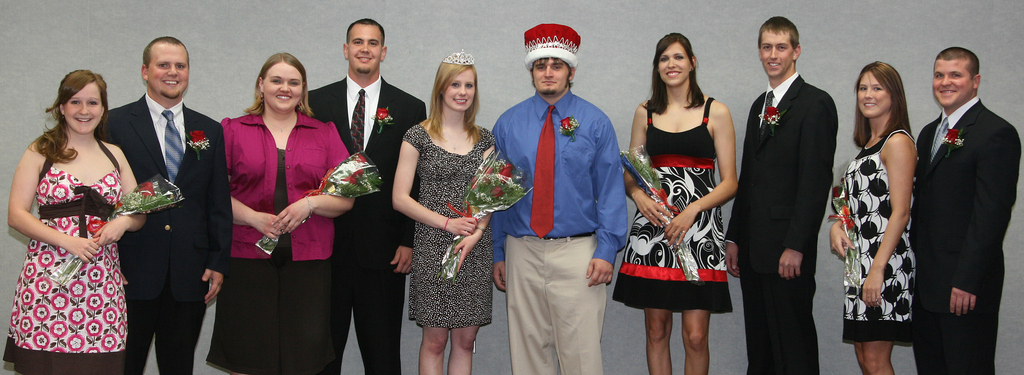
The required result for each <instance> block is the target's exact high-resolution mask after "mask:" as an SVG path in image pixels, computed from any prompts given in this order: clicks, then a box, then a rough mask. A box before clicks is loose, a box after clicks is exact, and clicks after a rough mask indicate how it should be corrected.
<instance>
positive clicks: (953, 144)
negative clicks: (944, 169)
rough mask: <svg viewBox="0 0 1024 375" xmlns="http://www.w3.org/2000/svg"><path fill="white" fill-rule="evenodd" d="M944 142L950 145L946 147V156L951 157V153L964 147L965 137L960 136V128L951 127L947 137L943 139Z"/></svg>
mask: <svg viewBox="0 0 1024 375" xmlns="http://www.w3.org/2000/svg"><path fill="white" fill-rule="evenodd" d="M942 144H944V145H946V146H948V147H947V148H946V157H947V158H948V157H949V153H950V152H953V150H956V149H958V148H960V147H964V138H963V137H961V136H960V129H949V131H948V132H946V138H943V139H942Z"/></svg>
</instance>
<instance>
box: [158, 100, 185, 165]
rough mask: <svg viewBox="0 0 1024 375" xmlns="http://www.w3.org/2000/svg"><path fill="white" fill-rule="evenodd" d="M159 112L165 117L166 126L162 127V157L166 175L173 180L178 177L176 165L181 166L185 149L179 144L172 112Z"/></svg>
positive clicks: (179, 140) (179, 135)
mask: <svg viewBox="0 0 1024 375" xmlns="http://www.w3.org/2000/svg"><path fill="white" fill-rule="evenodd" d="M160 114H161V115H163V116H164V118H165V119H167V127H165V128H164V144H165V147H164V159H167V177H168V179H169V180H171V181H172V182H173V181H174V178H175V177H178V167H180V166H181V157H182V155H185V149H184V148H182V146H181V133H178V128H177V127H175V126H174V112H171V111H168V110H165V111H163V112H161V113H160Z"/></svg>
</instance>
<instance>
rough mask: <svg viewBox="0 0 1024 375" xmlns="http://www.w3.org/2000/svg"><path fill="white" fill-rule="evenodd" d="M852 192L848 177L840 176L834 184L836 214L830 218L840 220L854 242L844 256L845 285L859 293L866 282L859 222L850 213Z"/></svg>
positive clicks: (847, 234) (833, 200)
mask: <svg viewBox="0 0 1024 375" xmlns="http://www.w3.org/2000/svg"><path fill="white" fill-rule="evenodd" d="M849 199H850V192H849V191H847V190H846V179H845V178H840V179H839V182H838V183H836V184H835V185H834V186H832V209H833V210H835V212H836V214H835V215H831V216H829V217H828V218H829V219H835V220H839V222H840V223H841V225H842V226H843V230H844V231H846V236H847V237H850V241H851V242H853V248H851V249H846V251H845V253H846V254H845V256H844V257H843V260H844V262H845V263H846V267H845V270H844V275H843V285H845V286H846V288H847V290H848V291H851V292H855V293H856V294H859V290H860V287H861V284H863V283H864V280H863V278H862V277H861V273H860V271H861V270H860V236H859V235H858V234H857V233H858V232H857V223H856V222H855V221H853V216H852V215H851V213H850V201H849Z"/></svg>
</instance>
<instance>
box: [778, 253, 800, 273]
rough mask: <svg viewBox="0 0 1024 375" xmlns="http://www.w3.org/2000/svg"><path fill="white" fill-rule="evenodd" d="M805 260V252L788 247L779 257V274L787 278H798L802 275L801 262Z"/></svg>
mask: <svg viewBox="0 0 1024 375" xmlns="http://www.w3.org/2000/svg"><path fill="white" fill-rule="evenodd" d="M803 260H804V254H803V253H801V252H799V251H796V250H793V249H789V248H787V249H786V250H785V251H783V252H782V256H781V257H779V276H782V278H783V279H786V280H792V279H795V278H797V277H798V276H800V263H801V262H803Z"/></svg>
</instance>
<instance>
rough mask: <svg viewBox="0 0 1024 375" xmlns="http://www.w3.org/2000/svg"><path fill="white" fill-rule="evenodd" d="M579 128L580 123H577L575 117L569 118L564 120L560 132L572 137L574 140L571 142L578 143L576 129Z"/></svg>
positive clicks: (559, 128)
mask: <svg viewBox="0 0 1024 375" xmlns="http://www.w3.org/2000/svg"><path fill="white" fill-rule="evenodd" d="M579 127H580V122H579V121H576V118H575V117H572V116H569V117H566V118H563V119H562V123H561V126H559V127H558V131H560V132H561V133H562V135H568V136H570V137H572V139H570V140H569V141H570V142H576V129H577V128H579Z"/></svg>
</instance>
